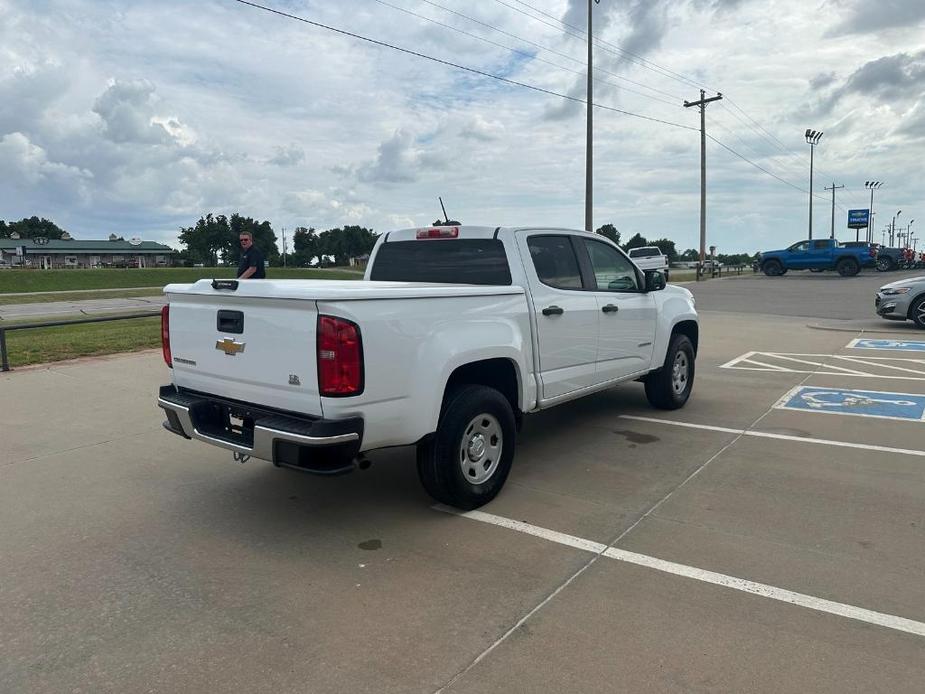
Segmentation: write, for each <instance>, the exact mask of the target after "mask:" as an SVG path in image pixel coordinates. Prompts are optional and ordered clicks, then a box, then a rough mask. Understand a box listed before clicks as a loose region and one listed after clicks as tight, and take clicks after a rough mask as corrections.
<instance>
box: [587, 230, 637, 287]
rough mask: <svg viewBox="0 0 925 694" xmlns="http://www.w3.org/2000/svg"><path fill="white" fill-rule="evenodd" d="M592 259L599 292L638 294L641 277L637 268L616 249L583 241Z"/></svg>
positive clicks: (599, 243)
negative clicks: (637, 272)
mask: <svg viewBox="0 0 925 694" xmlns="http://www.w3.org/2000/svg"><path fill="white" fill-rule="evenodd" d="M582 242H583V243H584V244H585V246H586V247H587V249H588V255H589V256H590V259H591V269H592V271H593V272H594V279H595V280H596V281H597V289H598V291H609V292H637V291H639V290H640V289H641V287H640V286H639V276H638V275H637V274H636V266H635V265H633V263H632V262H630V260H629V259H628V258H626V257H625V256H624V255H623V254H622V253H620V252H619V251H618V250H616V249H615V248H612V247H610V246H608V245H607V244H605V243H601V242H599V241H590V240H588V239H582Z"/></svg>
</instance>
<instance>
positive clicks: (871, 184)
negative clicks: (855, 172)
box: [864, 181, 883, 243]
mask: <svg viewBox="0 0 925 694" xmlns="http://www.w3.org/2000/svg"><path fill="white" fill-rule="evenodd" d="M882 185H883V183H882V182H881V181H867V182H865V183H864V187H865V188H869V189H870V215H869V216H870V221H868V222H867V236H868V238H867V242H868V243H873V242H874V191H875V190H877V189H878V188H879V187H880V186H882Z"/></svg>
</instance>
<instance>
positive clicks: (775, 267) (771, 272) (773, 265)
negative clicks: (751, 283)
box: [761, 259, 784, 277]
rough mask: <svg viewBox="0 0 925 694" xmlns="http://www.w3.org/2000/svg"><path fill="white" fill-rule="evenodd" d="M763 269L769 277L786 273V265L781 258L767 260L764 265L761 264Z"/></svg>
mask: <svg viewBox="0 0 925 694" xmlns="http://www.w3.org/2000/svg"><path fill="white" fill-rule="evenodd" d="M761 271H762V272H764V274H766V275H767V276H768V277H779V276H780V275H783V274H784V266H783V265H782V264H781V262H780V261H779V260H774V259H771V260H767V261H765V263H764V265H762V266H761Z"/></svg>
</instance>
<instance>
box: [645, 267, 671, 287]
mask: <svg viewBox="0 0 925 694" xmlns="http://www.w3.org/2000/svg"><path fill="white" fill-rule="evenodd" d="M645 276H646V291H647V292H657V291H659V290H661V289H664V288H665V285H666V284H667V282H666V281H665V273H664V272H662V271H661V270H646V271H645Z"/></svg>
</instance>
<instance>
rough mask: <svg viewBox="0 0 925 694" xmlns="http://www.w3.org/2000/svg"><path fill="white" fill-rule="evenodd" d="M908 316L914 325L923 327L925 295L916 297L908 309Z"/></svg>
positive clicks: (924, 327) (924, 320)
mask: <svg viewBox="0 0 925 694" xmlns="http://www.w3.org/2000/svg"><path fill="white" fill-rule="evenodd" d="M909 318H911V319H912V322H913V323H915V327H917V328H923V329H925V296H923V297H921V298H919V299H916V300H915V302H913V304H912V308H910V309H909Z"/></svg>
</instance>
